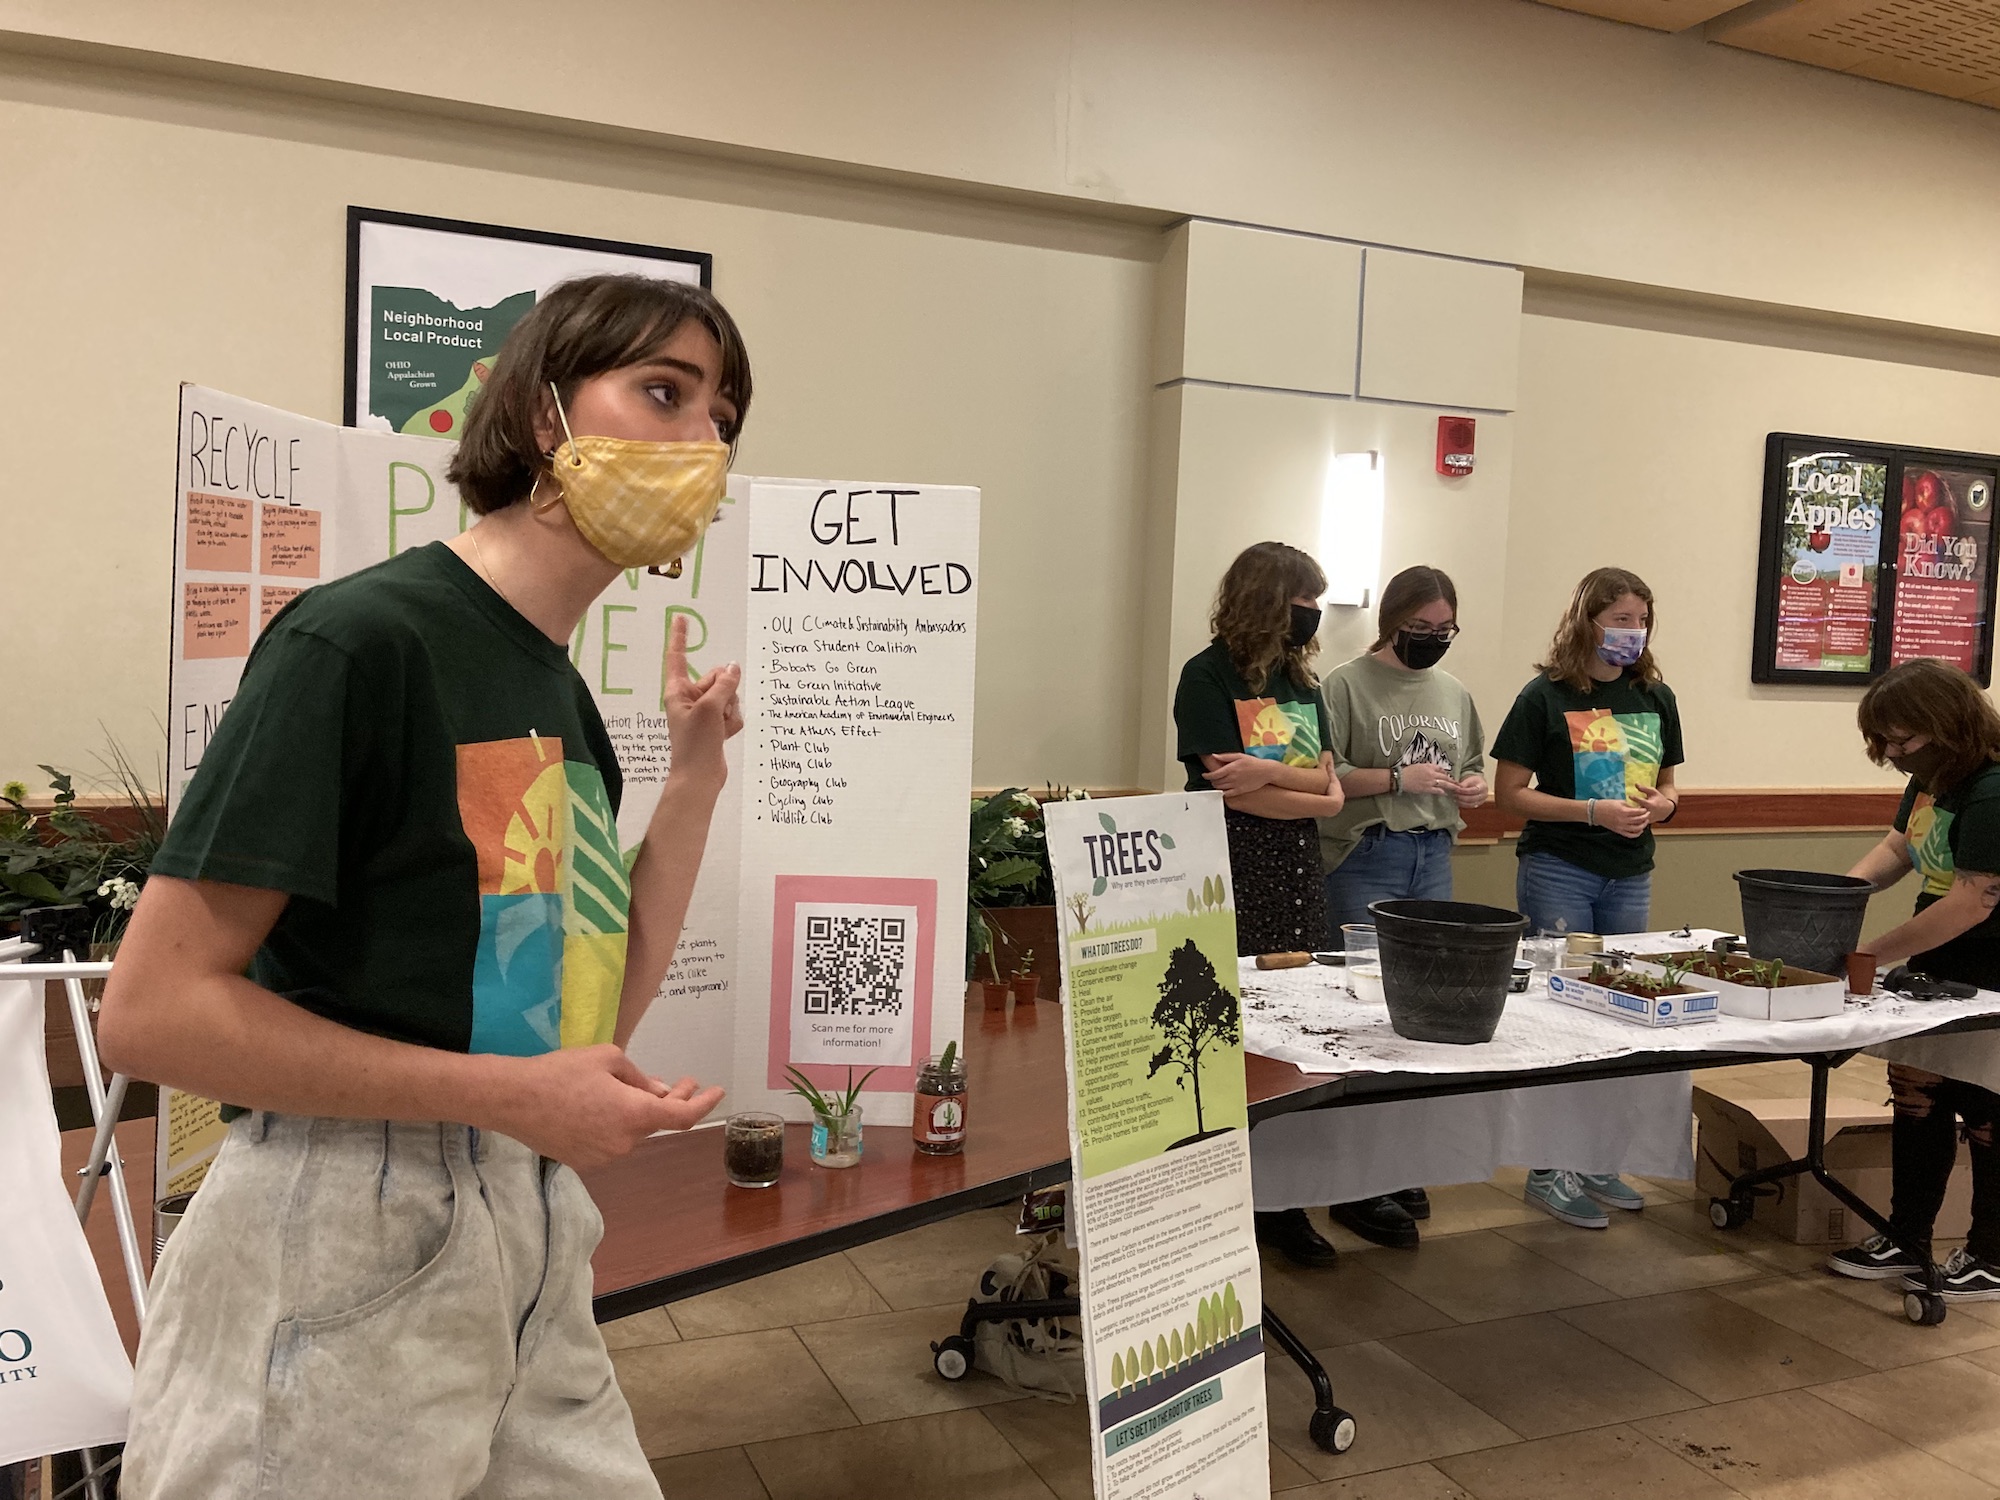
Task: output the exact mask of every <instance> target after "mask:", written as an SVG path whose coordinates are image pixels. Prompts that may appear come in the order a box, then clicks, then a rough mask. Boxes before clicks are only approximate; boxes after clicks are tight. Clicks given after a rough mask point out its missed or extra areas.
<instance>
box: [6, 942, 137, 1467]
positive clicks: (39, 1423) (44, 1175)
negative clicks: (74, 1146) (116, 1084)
mask: <svg viewBox="0 0 2000 1500" xmlns="http://www.w3.org/2000/svg"><path fill="white" fill-rule="evenodd" d="M64 1188H65V1184H64V1181H63V1169H62V1137H61V1135H60V1134H59V1133H58V1132H57V1130H56V1112H55V1103H54V1101H53V1100H52V1099H51V1097H50V1095H49V1072H48V1062H47V1054H46V1051H45V1048H44V1045H43V1039H42V985H41V982H40V981H39V980H37V981H34V982H32V983H30V982H29V981H27V980H13V979H9V980H0V1203H3V1204H5V1205H6V1212H7V1228H6V1231H5V1232H4V1233H0V1465H4V1464H11V1463H17V1462H19V1461H20V1460H22V1459H27V1458H39V1457H41V1456H42V1455H44V1454H48V1453H67V1452H70V1451H71V1450H73V1449H76V1448H96V1447H101V1446H103V1445H105V1444H108V1443H121V1442H123V1441H124V1440H125V1421H126V1415H127V1411H128V1409H129V1407H130V1405H131V1401H132V1365H131V1362H130V1361H129V1360H127V1359H126V1357H125V1345H124V1344H123V1342H122V1341H121V1340H120V1339H119V1337H118V1325H117V1324H116V1323H115V1322H113V1321H112V1317H111V1305H110V1304H109V1303H108V1302H106V1301H105V1299H104V1283H103V1282H102V1281H101V1280H99V1278H98V1274H97V1266H96V1262H95V1261H93V1260H92V1259H91V1254H90V1245H89V1243H88V1242H87V1241H86V1240H85V1239H84V1237H83V1226H82V1225H81V1224H79V1223H78V1222H77V1218H76V1207H75V1205H74V1204H72V1203H71V1202H70V1201H69V1198H68V1196H67V1195H66V1193H65V1191H64Z"/></svg>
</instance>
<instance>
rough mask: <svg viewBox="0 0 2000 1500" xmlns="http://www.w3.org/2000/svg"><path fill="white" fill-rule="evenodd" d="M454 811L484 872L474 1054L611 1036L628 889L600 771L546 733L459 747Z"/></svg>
mask: <svg viewBox="0 0 2000 1500" xmlns="http://www.w3.org/2000/svg"><path fill="white" fill-rule="evenodd" d="M458 810H459V819H460V821H461V823H463V825H464V827H465V835H466V837H467V838H468V839H469V840H471V842H472V847H473V851H474V853H475V855H476V857H477V860H478V867H479V948H478V952H477V954H476V956H475V958H474V961H473V977H472V1039H471V1050H472V1051H474V1052H499V1053H506V1054H509V1055H512V1056H534V1055H535V1054H537V1053H541V1052H551V1051H554V1050H555V1049H556V1048H558V1047H584V1046H590V1045H592V1044H593V1043H597V1042H608V1041H610V1040H611V1038H612V1034H613V1032H614V1030H615V1029H616V1026H617V1021H618V994H619V990H620V989H621V987H622V986H623V984H624V978H625V944H626V921H627V908H628V906H629V903H630V887H629V885H628V884H627V882H626V877H625V864H624V861H623V859H622V858H621V857H620V855H619V850H618V833H617V825H616V823H615V821H614V819H613V817H612V814H611V802H610V797H609V795H608V794H607V793H606V790H605V786H604V778H603V776H602V775H600V774H599V772H598V770H597V768H596V767H595V766H593V765H588V764H584V763H582V762H578V761H566V760H564V759H563V747H562V742H561V741H560V740H558V739H554V738H551V737H549V736H546V735H541V736H536V735H530V736H529V737H528V738H527V739H520V740H492V741H488V742H486V743H484V744H477V745H460V746H459V747H458Z"/></svg>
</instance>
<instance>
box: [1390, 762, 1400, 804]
mask: <svg viewBox="0 0 2000 1500" xmlns="http://www.w3.org/2000/svg"><path fill="white" fill-rule="evenodd" d="M1402 792H1403V768H1402V767H1401V766H1391V767H1389V795H1390V796H1392V797H1397V796H1401V795H1402Z"/></svg>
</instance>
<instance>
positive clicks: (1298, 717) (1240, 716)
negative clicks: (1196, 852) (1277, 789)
mask: <svg viewBox="0 0 2000 1500" xmlns="http://www.w3.org/2000/svg"><path fill="white" fill-rule="evenodd" d="M1174 730H1175V733H1176V735H1177V736H1178V739H1179V749H1178V750H1176V751H1175V753H1176V754H1177V755H1179V757H1180V760H1181V764H1182V765H1184V766H1186V767H1187V773H1188V779H1187V790H1188V791H1191V792H1206V791H1211V790H1213V788H1212V787H1211V786H1210V785H1209V782H1208V779H1207V777H1206V776H1204V775H1203V773H1202V766H1201V758H1202V757H1203V756H1204V755H1257V756H1262V757H1264V758H1265V759H1267V760H1275V761H1279V762H1281V763H1283V764H1284V765H1288V766H1316V765H1318V764H1319V757H1320V752H1321V751H1323V750H1324V749H1326V748H1327V745H1328V743H1329V742H1330V741H1331V740H1332V738H1333V737H1332V735H1331V734H1329V733H1328V731H1327V722H1326V705H1325V704H1324V703H1323V702H1321V701H1320V696H1319V689H1318V687H1317V686H1314V687H1300V686H1299V684H1297V683H1296V682H1294V681H1292V679H1291V678H1290V677H1288V676H1286V675H1285V674H1284V673H1283V672H1274V673H1273V674H1272V676H1271V680H1270V681H1269V682H1267V683H1265V684H1264V691H1263V692H1261V693H1253V692H1251V691H1250V684H1248V683H1247V682H1245V681H1244V680H1243V674H1242V673H1241V672H1239V671H1237V670H1236V663H1234V662H1233V661H1231V660H1230V659H1229V648H1228V647H1227V646H1225V645H1223V644H1222V641H1221V639H1220V638H1219V637H1218V638H1217V639H1216V640H1213V641H1211V642H1209V644H1208V649H1207V650H1205V651H1203V652H1202V653H1201V654H1200V655H1199V656H1193V657H1190V658H1189V659H1188V663H1187V665H1186V666H1184V667H1182V668H1181V681H1180V686H1179V687H1178V688H1176V689H1175V691H1174Z"/></svg>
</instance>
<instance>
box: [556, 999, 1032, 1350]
mask: <svg viewBox="0 0 2000 1500" xmlns="http://www.w3.org/2000/svg"><path fill="white" fill-rule="evenodd" d="M1023 1014H1024V1012H1022V1011H1021V1010H1019V1009H1017V1010H1016V1011H1015V1013H1014V1015H1015V1019H1013V1020H1012V1021H1011V1022H1010V1021H1009V1020H1008V1019H1007V1018H1006V1017H1005V1016H1004V1015H996V1014H995V1013H992V1012H989V1011H987V1010H986V1009H985V1008H984V1007H983V1006H977V1005H968V1006H967V1007H966V1009H965V1064H966V1073H967V1080H966V1083H967V1099H968V1103H967V1108H966V1123H967V1126H968V1129H967V1130H966V1134H965V1150H964V1151H963V1152H962V1153H961V1154H959V1155H957V1156H926V1155H924V1154H923V1153H922V1152H920V1151H918V1150H917V1149H916V1147H915V1146H914V1145H913V1144H911V1139H910V1127H909V1126H907V1125H870V1126H868V1127H867V1128H866V1130H865V1131H864V1132H863V1135H864V1138H865V1139H864V1148H863V1155H862V1161H861V1165H860V1166H858V1167H848V1168H843V1169H837V1170H834V1169H828V1168H826V1167H815V1166H813V1165H812V1162H811V1158H810V1156H809V1155H808V1154H807V1142H806V1138H807V1136H808V1134H809V1133H810V1132H809V1127H807V1126H804V1125H792V1126H787V1127H786V1129H785V1168H784V1174H783V1176H781V1177H780V1178H779V1180H778V1185H777V1186H776V1187H772V1188H739V1187H731V1186H730V1185H729V1180H728V1178H727V1177H726V1176H725V1175H724V1173H723V1168H722V1132H721V1131H720V1130H715V1129H711V1130H696V1131H690V1132H688V1133H686V1134H681V1135H664V1136H655V1137H654V1138H653V1139H652V1140H649V1141H647V1142H646V1143H645V1144H644V1145H642V1146H640V1147H639V1149H638V1150H636V1151H634V1152H633V1153H632V1154H631V1155H629V1156H626V1157H624V1158H622V1159H621V1160H619V1161H616V1162H613V1163H612V1164H611V1165H610V1166H608V1167H604V1168H601V1169H599V1170H597V1171H595V1172H589V1173H586V1174H585V1176H584V1182H585V1183H586V1185H587V1186H588V1187H589V1188H590V1195H591V1197H592V1198H594V1199H595V1200H596V1201H597V1206H598V1209H599V1211H600V1212H602V1213H603V1215H604V1242H603V1244H601V1245H599V1246H598V1250H597V1255H596V1258H595V1260H594V1262H593V1265H594V1268H595V1270H596V1273H597V1297H596V1310H597V1316H598V1319H599V1321H608V1320H609V1319H612V1318H622V1317H624V1316H626V1315H627V1314H630V1313H634V1312H640V1311H643V1310H644V1309H646V1308H649V1307H658V1306H660V1305H661V1304H663V1303H667V1302H674V1301H678V1300H679V1299H680V1298H682V1297H691V1296H693V1295H694V1294H695V1293H697V1292H705V1291H710V1290H712V1289H714V1288H716V1287H720V1286H729V1285H731V1284H733V1283H735V1282H738V1281H743V1280H746V1279H747V1278H749V1277H752V1276H761V1275H763V1274H764V1273H765V1272H767V1271H775V1270H778V1269H780V1268H781V1267H784V1266H791V1265H797V1264H799V1263H800V1262H802V1261H808V1260H813V1259H815V1258H817V1257H819V1256H822V1255H830V1254H832V1253H833V1252H834V1251H836V1250H845V1249H847V1248H848V1247H849V1246H852V1245H861V1244H866V1243H867V1242H868V1241H870V1240H876V1239H882V1238H885V1237H886V1236H888V1235H892V1234H899V1233H901V1232H902V1231H903V1230H905V1229H913V1228H915V1227H916V1226H917V1225H919V1224H929V1223H934V1222H936V1221H937V1220H939V1219H948V1218H951V1217H952V1216H953V1215H955V1214H961V1213H966V1212H969V1211H970V1210H972V1209H975V1208H990V1207H993V1206H995V1205H998V1204H1002V1203H1008V1202H1011V1201H1014V1200H1016V1199H1018V1198H1019V1197H1020V1196H1021V1195H1022V1194H1023V1193H1025V1192H1027V1191H1028V1190H1029V1189H1030V1188H1038V1187H1048V1186H1050V1185H1051V1184H1054V1183H1058V1182H1063V1181H1066V1180H1067V1179H1068V1177H1069V1112H1068V1102H1067V1099H1068V1096H1067V1091H1066V1087H1065V1084H1064V1077H1063V1055H1062V1053H1063V1027H1062V1011H1061V1009H1060V1008H1059V1007H1058V1006H1057V1005H1055V1004H1054V1003H1053V1002H1049V1001H1040V1002H1032V1003H1031V1005H1030V1007H1029V1009H1028V1010H1027V1011H1026V1012H1025V1014H1026V1015H1028V1016H1032V1017H1033V1020H1032V1022H1030V1021H1026V1020H1022V1019H1020V1017H1021V1016H1022V1015H1023Z"/></svg>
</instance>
